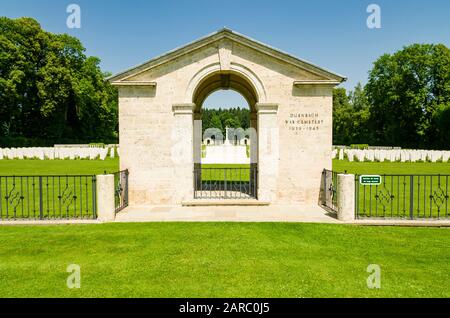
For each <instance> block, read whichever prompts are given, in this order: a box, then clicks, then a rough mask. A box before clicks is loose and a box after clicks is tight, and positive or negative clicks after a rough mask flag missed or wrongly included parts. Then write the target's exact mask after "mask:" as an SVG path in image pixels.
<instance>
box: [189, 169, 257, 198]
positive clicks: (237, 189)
mask: <svg viewBox="0 0 450 318" xmlns="http://www.w3.org/2000/svg"><path fill="white" fill-rule="evenodd" d="M257 180H258V166H257V165H256V164H251V165H249V166H248V167H223V168H221V167H215V168H209V167H202V166H201V165H198V166H196V167H194V199H223V200H226V199H257Z"/></svg>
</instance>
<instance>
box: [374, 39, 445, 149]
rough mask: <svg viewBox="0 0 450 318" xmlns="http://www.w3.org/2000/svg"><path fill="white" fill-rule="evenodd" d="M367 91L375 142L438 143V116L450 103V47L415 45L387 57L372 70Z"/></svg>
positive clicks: (391, 143)
mask: <svg viewBox="0 0 450 318" xmlns="http://www.w3.org/2000/svg"><path fill="white" fill-rule="evenodd" d="M366 93H367V98H368V101H369V105H370V124H371V130H372V131H373V133H374V142H376V143H377V144H380V145H396V146H402V147H414V148H417V147H433V146H434V147H436V146H438V144H440V141H438V140H435V138H436V136H437V132H436V131H435V130H436V128H435V127H434V126H433V120H437V119H436V116H435V114H434V113H435V112H436V110H438V109H442V107H444V106H442V105H447V103H449V101H450V50H449V49H448V48H447V47H446V46H445V45H442V44H438V45H434V44H414V45H411V46H408V47H405V48H404V49H403V50H401V51H399V52H397V53H395V54H392V55H390V54H385V55H383V56H381V57H380V58H379V59H378V60H377V61H376V62H375V63H374V67H373V69H372V70H371V71H370V73H369V82H368V84H367V85H366ZM449 146H450V145H448V144H447V145H446V146H445V147H447V148H448V147H449Z"/></svg>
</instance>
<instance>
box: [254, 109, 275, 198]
mask: <svg viewBox="0 0 450 318" xmlns="http://www.w3.org/2000/svg"><path fill="white" fill-rule="evenodd" d="M256 110H257V111H258V200H260V201H265V202H273V201H275V200H276V193H277V177H278V161H279V148H278V143H279V128H278V118H277V113H278V105H277V104H262V103H258V104H256Z"/></svg>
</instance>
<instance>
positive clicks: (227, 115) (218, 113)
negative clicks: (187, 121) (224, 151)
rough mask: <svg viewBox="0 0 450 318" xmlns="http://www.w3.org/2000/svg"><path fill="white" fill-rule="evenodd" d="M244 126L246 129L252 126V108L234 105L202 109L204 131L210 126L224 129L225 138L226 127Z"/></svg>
mask: <svg viewBox="0 0 450 318" xmlns="http://www.w3.org/2000/svg"><path fill="white" fill-rule="evenodd" d="M226 127H229V128H242V129H244V130H246V129H247V128H249V127H250V110H249V109H248V108H241V107H233V108H227V109H222V108H219V109H209V108H204V109H202V130H203V133H204V132H205V130H206V129H208V128H217V129H220V130H221V131H222V135H223V137H224V138H225V128H226Z"/></svg>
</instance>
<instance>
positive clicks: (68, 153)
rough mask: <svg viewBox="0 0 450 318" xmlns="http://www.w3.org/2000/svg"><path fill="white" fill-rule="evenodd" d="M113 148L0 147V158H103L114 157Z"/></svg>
mask: <svg viewBox="0 0 450 318" xmlns="http://www.w3.org/2000/svg"><path fill="white" fill-rule="evenodd" d="M116 150H117V154H118V153H119V149H118V148H117V149H115V148H99V147H98V148H92V147H73V148H50V147H48V148H45V147H35V148H0V160H2V159H39V160H45V159H49V160H53V159H71V160H73V159H89V160H95V159H100V160H105V159H106V158H107V157H108V155H109V156H110V157H111V158H114V155H115V151H116Z"/></svg>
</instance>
